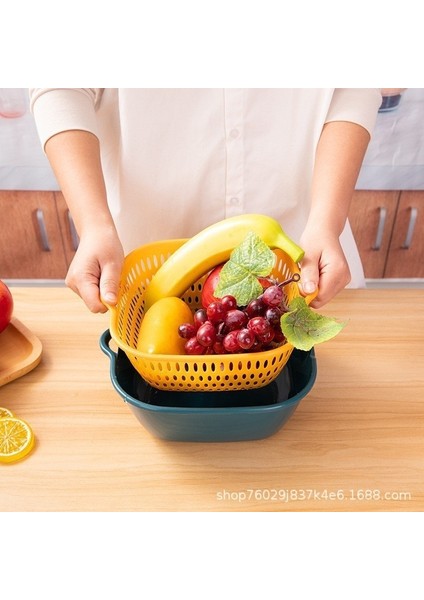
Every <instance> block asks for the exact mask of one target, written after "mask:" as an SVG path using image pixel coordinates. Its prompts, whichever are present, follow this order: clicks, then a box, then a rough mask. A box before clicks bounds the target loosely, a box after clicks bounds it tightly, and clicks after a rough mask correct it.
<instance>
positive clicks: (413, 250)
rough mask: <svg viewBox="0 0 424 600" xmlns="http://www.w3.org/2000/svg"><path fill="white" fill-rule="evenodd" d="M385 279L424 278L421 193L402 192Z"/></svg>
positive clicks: (423, 202)
mask: <svg viewBox="0 0 424 600" xmlns="http://www.w3.org/2000/svg"><path fill="white" fill-rule="evenodd" d="M384 276H385V277H393V278H398V277H403V278H409V277H411V278H415V277H424V191H407V192H402V193H401V195H400V200H399V208H398V212H397V217H396V223H395V227H394V229H393V236H392V240H391V244H390V248H389V254H388V258H387V266H386V270H385V272H384Z"/></svg>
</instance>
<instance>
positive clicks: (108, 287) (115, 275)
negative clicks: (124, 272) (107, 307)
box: [100, 263, 121, 305]
mask: <svg viewBox="0 0 424 600" xmlns="http://www.w3.org/2000/svg"><path fill="white" fill-rule="evenodd" d="M120 275H121V268H120V266H118V265H116V264H115V263H110V264H108V265H106V266H105V267H104V269H103V271H102V274H101V276H100V297H101V298H102V299H103V300H104V301H105V302H107V304H112V305H114V304H116V303H117V301H118V288H119V279H120Z"/></svg>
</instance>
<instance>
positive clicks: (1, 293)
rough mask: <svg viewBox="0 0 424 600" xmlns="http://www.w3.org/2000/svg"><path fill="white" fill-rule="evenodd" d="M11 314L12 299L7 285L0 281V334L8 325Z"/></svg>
mask: <svg viewBox="0 0 424 600" xmlns="http://www.w3.org/2000/svg"><path fill="white" fill-rule="evenodd" d="M12 313H13V298H12V294H11V293H10V290H9V288H8V287H7V285H6V284H5V283H4V282H3V281H1V280H0V333H1V332H2V331H3V330H4V329H6V327H7V326H8V325H9V323H10V320H11V318H12Z"/></svg>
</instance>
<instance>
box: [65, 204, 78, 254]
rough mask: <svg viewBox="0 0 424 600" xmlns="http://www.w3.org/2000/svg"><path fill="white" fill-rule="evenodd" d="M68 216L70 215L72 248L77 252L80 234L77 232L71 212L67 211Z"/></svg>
mask: <svg viewBox="0 0 424 600" xmlns="http://www.w3.org/2000/svg"><path fill="white" fill-rule="evenodd" d="M67 215H68V223H69V231H70V233H71V240H72V246H73V248H74V250H77V249H78V244H79V237H78V233H77V230H76V227H75V223H74V220H73V218H72V216H71V213H70V212H69V210H68V211H67Z"/></svg>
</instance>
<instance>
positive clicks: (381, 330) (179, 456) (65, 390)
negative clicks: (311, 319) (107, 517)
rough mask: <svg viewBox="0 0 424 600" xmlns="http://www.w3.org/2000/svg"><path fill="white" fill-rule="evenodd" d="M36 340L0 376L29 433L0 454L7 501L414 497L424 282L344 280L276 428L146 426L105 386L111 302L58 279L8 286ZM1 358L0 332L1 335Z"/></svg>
mask: <svg viewBox="0 0 424 600" xmlns="http://www.w3.org/2000/svg"><path fill="white" fill-rule="evenodd" d="M11 291H12V294H13V297H14V302H15V311H14V315H15V317H16V318H18V319H19V320H20V321H21V322H22V323H23V324H24V325H25V326H26V327H27V328H28V329H30V331H32V332H33V333H34V334H35V335H36V336H37V337H38V338H39V339H40V340H41V343H42V345H43V352H42V358H41V362H40V364H39V365H38V366H36V367H35V368H34V369H33V370H32V371H30V372H29V373H27V374H25V375H23V376H22V377H20V378H18V379H15V380H14V381H11V382H10V383H7V384H6V385H3V386H2V387H0V406H2V407H6V408H8V409H10V410H12V411H13V412H14V413H15V414H16V416H18V417H21V418H22V419H25V420H26V421H28V423H29V424H30V425H31V427H32V428H33V430H34V433H35V435H36V446H35V449H34V450H33V452H32V453H31V454H30V455H29V456H28V457H27V458H26V459H24V460H22V461H20V462H17V463H13V464H7V465H5V464H0V510H2V511H422V510H423V509H424V368H423V367H424V343H423V342H424V303H423V291H422V290H409V289H399V290H345V291H344V292H342V293H341V294H340V295H339V296H338V297H337V298H336V299H335V300H333V301H332V302H331V303H330V304H329V305H328V306H327V307H326V308H325V309H323V310H320V312H323V313H326V314H329V315H332V316H335V317H337V318H339V319H340V320H348V325H347V327H346V328H345V329H344V330H343V332H342V333H341V334H339V336H337V337H336V338H335V339H334V340H332V341H329V342H326V343H325V344H322V345H321V346H317V347H316V356H317V367H318V375H317V380H316V383H315V385H314V387H313V388H312V390H311V392H310V393H309V394H308V395H307V396H306V397H305V398H304V399H303V400H302V402H301V403H300V405H299V407H298V408H297V410H296V412H295V413H294V414H293V416H292V417H291V418H290V420H289V421H288V422H287V423H286V424H285V425H284V427H283V428H282V429H281V430H280V431H279V432H278V433H276V434H275V435H273V436H271V437H269V438H266V439H263V440H258V441H249V442H232V443H184V442H167V441H163V440H160V439H157V438H155V437H153V436H152V435H151V434H150V433H149V432H148V431H147V430H146V429H144V427H143V426H142V425H140V424H139V422H138V421H137V420H136V419H135V417H134V415H133V414H132V413H131V411H130V410H129V408H128V407H127V405H126V404H125V403H124V402H123V400H122V398H121V397H120V395H119V394H118V393H117V392H116V391H115V390H114V389H113V387H112V384H111V381H110V375H109V359H108V358H107V357H106V356H105V355H104V354H103V353H102V352H101V350H100V348H99V337H100V335H101V334H102V332H103V331H104V330H105V329H107V327H108V315H107V314H105V315H94V314H91V313H90V312H89V311H88V309H87V308H86V307H85V305H84V304H83V303H82V301H81V300H80V299H79V298H78V297H77V296H76V295H75V294H73V293H72V292H71V291H70V290H68V289H66V288H64V287H18V286H16V287H11ZM0 365H1V335H0Z"/></svg>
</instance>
